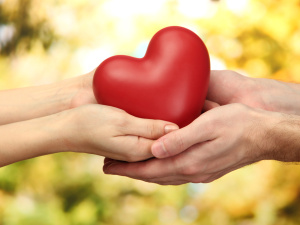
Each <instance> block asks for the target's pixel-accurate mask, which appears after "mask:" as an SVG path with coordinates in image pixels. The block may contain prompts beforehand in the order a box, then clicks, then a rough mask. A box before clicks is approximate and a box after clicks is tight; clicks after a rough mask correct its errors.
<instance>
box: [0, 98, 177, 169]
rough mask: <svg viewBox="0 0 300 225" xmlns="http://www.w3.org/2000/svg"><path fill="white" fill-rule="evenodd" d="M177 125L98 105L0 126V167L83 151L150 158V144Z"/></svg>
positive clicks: (133, 159)
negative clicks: (41, 157) (47, 156)
mask: <svg viewBox="0 0 300 225" xmlns="http://www.w3.org/2000/svg"><path fill="white" fill-rule="evenodd" d="M176 129H178V126H177V125H175V124H172V123H169V122H165V121H160V120H150V119H140V118H137V117H134V116H131V115H129V114H127V113H126V112H125V111H123V110H120V109H117V108H113V107H110V106H103V105H97V104H90V105H84V106H80V107H77V108H74V109H70V110H66V111H63V112H61V113H56V114H53V115H50V116H45V117H40V118H36V119H32V120H27V121H22V122H17V123H12V124H7V125H3V126H0V136H1V140H0V167H1V166H5V165H8V164H11V163H14V162H17V161H21V160H25V159H29V158H33V157H37V156H41V155H46V154H52V153H57V152H66V151H72V152H83V153H91V154H96V155H101V156H106V157H110V158H113V159H118V160H124V161H139V160H144V159H148V158H151V157H153V155H152V154H151V145H152V144H153V143H154V140H156V139H158V138H159V137H161V136H163V135H164V134H166V133H168V132H170V131H172V130H176Z"/></svg>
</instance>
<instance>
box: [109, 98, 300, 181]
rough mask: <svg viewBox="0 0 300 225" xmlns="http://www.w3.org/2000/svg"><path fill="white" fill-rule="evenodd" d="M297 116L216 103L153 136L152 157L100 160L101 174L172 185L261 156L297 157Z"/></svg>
mask: <svg viewBox="0 0 300 225" xmlns="http://www.w3.org/2000/svg"><path fill="white" fill-rule="evenodd" d="M299 121H300V120H299V117H297V116H295V117H291V116H289V115H284V114H281V113H275V112H268V111H264V110H261V109H253V108H250V107H248V106H245V105H242V104H230V105H226V106H221V107H216V108H214V109H212V110H209V111H207V112H206V113H204V114H202V115H201V116H200V117H199V118H198V119H196V120H195V121H194V122H193V123H192V124H190V125H188V126H186V127H184V128H182V129H180V130H177V131H173V132H171V133H169V134H167V135H165V136H163V137H162V138H160V139H158V140H157V141H156V142H155V143H154V144H153V145H152V153H153V155H154V156H156V157H157V158H156V159H150V160H148V161H145V162H137V163H124V162H119V161H115V160H109V159H106V161H105V165H104V168H103V170H104V172H105V173H107V174H116V175H122V176H128V177H131V178H135V179H140V180H144V181H148V182H154V183H158V184H165V185H169V184H172V185H178V184H183V183H187V182H194V183H199V182H201V183H207V182H211V181H213V180H215V179H218V178H219V177H222V176H223V175H225V174H227V173H229V172H231V171H233V170H236V169H238V168H240V167H243V166H245V165H249V164H251V163H254V162H257V161H260V160H263V159H275V160H281V161H297V160H300V157H299V156H300V154H298V149H299V146H300V141H299V139H300V138H299V136H300V132H299V130H300V122H299ZM297 132H299V133H298V134H297ZM296 134H297V135H296ZM292 146H293V147H292ZM297 146H298V147H297Z"/></svg>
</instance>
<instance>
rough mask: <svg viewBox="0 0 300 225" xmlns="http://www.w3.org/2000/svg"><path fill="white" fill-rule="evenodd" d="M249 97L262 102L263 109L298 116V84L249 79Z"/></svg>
mask: <svg viewBox="0 0 300 225" xmlns="http://www.w3.org/2000/svg"><path fill="white" fill-rule="evenodd" d="M251 79H252V80H253V81H254V83H253V84H254V85H253V88H252V92H251V95H253V96H256V98H257V99H261V100H262V101H263V102H264V105H263V107H262V108H263V109H266V110H270V111H275V112H282V113H286V114H295V115H300V84H297V83H288V82H282V81H277V80H272V79H264V78H251Z"/></svg>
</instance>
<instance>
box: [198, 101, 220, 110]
mask: <svg viewBox="0 0 300 225" xmlns="http://www.w3.org/2000/svg"><path fill="white" fill-rule="evenodd" d="M219 106H220V105H219V104H218V103H216V102H212V101H209V100H205V103H204V106H203V109H202V111H203V112H206V111H208V110H211V109H213V108H216V107H219Z"/></svg>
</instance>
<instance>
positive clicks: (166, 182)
mask: <svg viewBox="0 0 300 225" xmlns="http://www.w3.org/2000/svg"><path fill="white" fill-rule="evenodd" d="M144 181H145V182H148V183H155V184H159V185H182V184H186V183H188V182H187V181H177V180H172V181H157V180H144Z"/></svg>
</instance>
